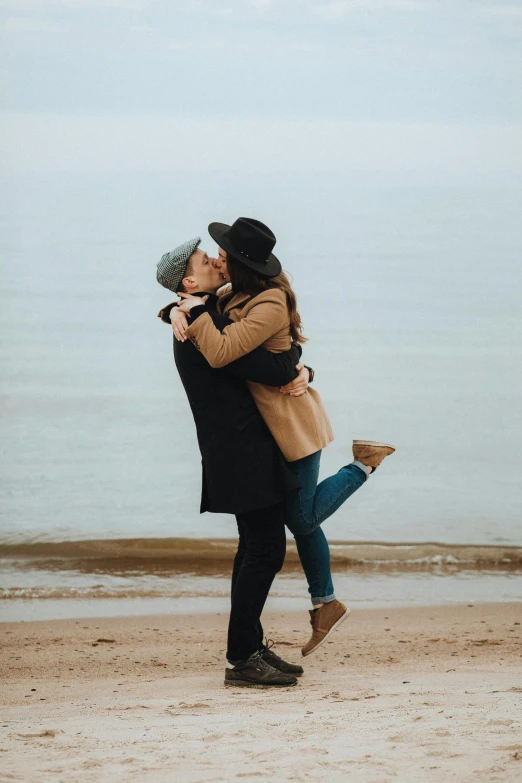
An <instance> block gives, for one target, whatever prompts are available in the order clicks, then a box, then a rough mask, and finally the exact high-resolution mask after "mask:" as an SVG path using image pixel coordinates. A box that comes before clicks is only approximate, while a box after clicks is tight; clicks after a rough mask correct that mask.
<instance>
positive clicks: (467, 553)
mask: <svg viewBox="0 0 522 783" xmlns="http://www.w3.org/2000/svg"><path fill="white" fill-rule="evenodd" d="M236 547H237V541H236V540H235V539H208V538H205V539H197V538H128V539H94V540H85V541H54V542H52V541H51V542H48V541H29V542H20V543H10V542H0V557H2V558H4V559H8V560H9V561H10V563H11V566H13V565H15V564H18V565H19V567H23V563H24V562H26V563H28V562H31V565H32V566H33V567H34V566H37V567H43V564H44V563H45V564H46V566H47V567H50V568H54V569H55V570H57V569H63V568H65V569H68V568H80V569H81V570H90V571H92V570H96V569H100V570H103V571H105V572H117V571H125V572H129V571H131V570H133V569H135V570H136V571H139V572H148V571H151V570H155V569H158V570H163V569H172V570H173V571H176V572H178V573H187V572H190V571H193V572H194V573H198V574H203V573H208V574H210V573H217V572H218V571H220V570H221V571H224V572H226V571H228V567H229V565H230V563H231V562H232V559H233V557H234V554H235V551H236ZM330 549H331V560H332V567H333V569H334V570H344V569H346V568H364V567H367V568H379V567H382V568H389V567H396V568H405V569H407V568H412V569H415V570H419V569H422V568H423V567H425V568H434V567H452V568H466V569H474V568H476V569H488V568H493V569H494V568H502V569H505V570H509V569H520V568H522V546H513V545H481V544H444V543H438V542H397V543H393V542H382V541H337V542H331V543H330ZM298 566H299V558H298V555H297V551H296V549H295V544H294V542H293V541H289V542H288V550H287V556H286V563H285V570H287V571H291V570H295V569H296V568H297V567H298Z"/></svg>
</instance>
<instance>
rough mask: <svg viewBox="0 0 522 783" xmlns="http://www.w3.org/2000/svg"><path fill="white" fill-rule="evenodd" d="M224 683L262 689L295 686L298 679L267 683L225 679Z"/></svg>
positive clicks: (229, 686)
mask: <svg viewBox="0 0 522 783" xmlns="http://www.w3.org/2000/svg"><path fill="white" fill-rule="evenodd" d="M224 683H225V686H226V687H227V688H260V689H261V690H265V689H266V688H293V687H294V685H297V680H296V681H295V682H284V683H283V682H281V683H275V682H272V683H266V684H265V683H260V682H249V681H248V680H224Z"/></svg>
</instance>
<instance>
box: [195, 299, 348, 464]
mask: <svg viewBox="0 0 522 783" xmlns="http://www.w3.org/2000/svg"><path fill="white" fill-rule="evenodd" d="M218 309H219V310H220V311H221V312H222V313H225V314H226V315H227V316H228V317H229V318H230V319H231V320H232V321H234V323H233V324H230V325H229V326H226V327H225V328H224V330H223V332H220V331H219V329H217V328H216V327H215V326H214V324H213V322H212V319H211V318H210V316H209V315H208V313H203V314H202V315H200V316H199V318H197V319H196V320H195V321H194V322H193V323H192V324H191V325H190V326H189V328H188V329H187V331H186V335H187V337H188V338H189V339H190V340H192V342H193V343H194V345H195V346H196V348H197V349H198V350H199V351H201V352H202V353H203V355H204V357H205V359H206V360H207V361H208V362H209V364H210V365H211V367H224V366H225V365H227V364H230V362H233V361H234V360H235V359H238V358H239V357H240V356H244V355H245V354H247V353H250V351H253V350H254V348H257V346H258V345H262V346H263V347H264V348H267V349H268V350H269V351H274V352H276V353H278V352H281V351H286V350H288V349H289V348H290V346H291V338H290V316H289V312H288V306H287V301H286V294H285V292H284V291H283V290H282V289H281V288H270V289H268V290H267V291H263V292H262V293H261V294H258V295H257V296H255V297H250V296H249V295H248V294H235V295H234V294H232V293H228V294H224V295H223V296H222V297H221V298H220V299H219V302H218ZM248 386H249V388H250V392H251V394H252V397H253V398H254V400H255V403H256V405H257V407H258V408H259V412H260V413H261V416H262V417H263V419H264V420H265V422H266V424H267V426H268V428H269V430H270V432H271V433H272V436H273V437H274V440H275V441H276V443H277V444H278V446H279V448H280V449H281V451H282V452H283V454H284V456H285V458H286V459H287V460H288V462H294V461H295V460H297V459H301V458H302V457H307V456H308V455H309V454H313V453H314V452H316V451H319V450H320V449H323V448H324V447H325V446H327V445H328V444H329V443H330V442H331V441H332V440H333V437H334V436H333V432H332V428H331V425H330V421H329V419H328V416H327V413H326V411H325V409H324V406H323V403H322V402H321V398H320V396H319V394H318V393H317V392H316V391H315V389H311V388H310V387H308V389H307V391H306V393H305V394H303V395H301V396H300V397H290V396H289V395H288V394H281V392H280V391H279V389H277V388H274V387H271V386H264V385H263V384H260V383H252V382H249V383H248Z"/></svg>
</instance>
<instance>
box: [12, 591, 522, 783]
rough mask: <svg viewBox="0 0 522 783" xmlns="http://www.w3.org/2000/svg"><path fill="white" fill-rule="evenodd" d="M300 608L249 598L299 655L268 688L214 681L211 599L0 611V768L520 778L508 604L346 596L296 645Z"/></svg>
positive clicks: (514, 649) (220, 628)
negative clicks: (105, 614)
mask: <svg viewBox="0 0 522 783" xmlns="http://www.w3.org/2000/svg"><path fill="white" fill-rule="evenodd" d="M307 619H308V615H307V612H305V611H300V612H295V611H292V612H288V611H286V612H274V611H268V612H265V615H264V617H263V621H264V624H265V632H266V633H267V635H268V636H269V637H270V638H274V639H275V640H276V643H277V644H276V648H275V649H276V652H278V653H279V654H280V655H282V657H284V658H285V659H287V660H293V661H295V662H299V663H302V665H303V666H304V668H305V674H304V675H303V677H302V678H301V679H300V681H299V684H298V686H296V687H295V688H291V689H284V690H281V691H276V692H274V691H260V690H257V689H254V690H250V689H230V688H227V689H225V688H224V687H223V684H222V680H223V672H224V645H225V641H226V638H225V634H226V623H227V612H222V613H219V614H200V615H190V614H188V615H183V614H170V615H150V616H142V617H116V618H92V619H89V620H55V621H41V620H40V621H35V622H30V623H25V622H18V623H5V624H4V625H3V626H2V630H3V631H4V639H5V644H4V646H3V649H2V658H1V670H0V671H1V676H2V679H3V681H4V686H3V692H4V703H5V708H4V716H5V720H3V721H2V724H3V725H2V728H1V731H2V732H3V734H2V750H3V771H4V774H6V775H7V776H8V779H23V780H24V781H25V782H26V783H33V781H34V783H36V781H38V782H39V783H40V782H42V783H56V782H57V781H60V783H61V781H62V780H63V781H66V780H71V779H74V780H75V781H78V783H88V782H90V781H95V780H100V779H103V780H104V783H105V782H107V783H112V782H114V783H120V782H121V783H138V781H139V782H140V783H141V781H147V783H164V781H165V780H167V779H176V781H177V782H178V781H179V783H197V781H207V780H208V781H210V780H212V781H230V780H231V779H235V778H236V777H237V778H241V779H242V780H246V781H252V783H254V782H255V781H257V780H259V779H267V780H268V779H270V780H277V781H296V780H297V781H308V780H310V781H312V780H314V781H315V780H319V781H321V780H325V781H326V780H328V781H334V782H335V783H341V781H343V782H344V781H345V780H346V779H347V778H348V777H350V776H351V775H352V774H353V775H357V777H358V779H362V780H371V781H372V782H373V781H376V783H377V782H378V783H380V782H381V781H382V783H386V781H389V780H390V779H391V778H392V777H395V778H397V779H398V780H400V781H401V783H402V782H403V781H404V782H405V783H409V782H410V781H412V782H413V781H418V780H423V779H424V780H425V779H428V780H429V781H430V783H432V782H433V783H446V781H447V780H448V779H450V780H451V779H453V780H458V781H459V783H462V782H463V781H468V780H469V781H473V782H475V781H481V782H482V781H506V782H507V781H509V782H510V783H511V781H513V783H514V781H516V780H519V779H520V774H521V772H522V739H521V737H522V731H521V729H522V715H521V712H520V701H521V698H522V676H521V675H522V604H520V603H503V604H486V603H485V604H473V605H465V604H464V605H462V604H461V605H455V606H438V607H415V608H407V609H404V608H400V609H397V608H393V609H392V608H385V609H382V608H380V609H365V610H355V611H353V613H352V615H351V616H350V618H348V620H347V621H346V622H345V623H344V624H343V625H342V626H341V627H340V628H339V630H338V631H337V632H336V633H335V634H333V635H332V638H331V640H329V643H327V644H325V645H323V647H321V648H320V650H318V651H317V653H315V654H314V655H311V656H309V657H307V658H304V659H303V658H302V657H301V655H300V646H301V644H302V643H304V641H306V639H307V638H308V633H309V626H308V623H307ZM33 689H34V690H33ZM267 707H269V708H268V709H267ZM9 776H10V777H9Z"/></svg>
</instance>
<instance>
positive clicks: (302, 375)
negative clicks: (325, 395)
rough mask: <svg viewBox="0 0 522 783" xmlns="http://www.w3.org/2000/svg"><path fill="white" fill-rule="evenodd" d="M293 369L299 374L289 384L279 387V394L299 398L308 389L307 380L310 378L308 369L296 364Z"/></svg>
mask: <svg viewBox="0 0 522 783" xmlns="http://www.w3.org/2000/svg"><path fill="white" fill-rule="evenodd" d="M295 369H296V370H297V371H298V372H299V375H298V376H297V378H294V380H293V381H292V382H291V383H287V384H286V386H280V387H279V391H280V392H281V394H289V395H290V397H300V396H301V395H302V394H305V393H306V390H307V389H308V379H309V377H310V373H309V372H308V368H307V367H305V366H304V364H297V365H296V368H295Z"/></svg>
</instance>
